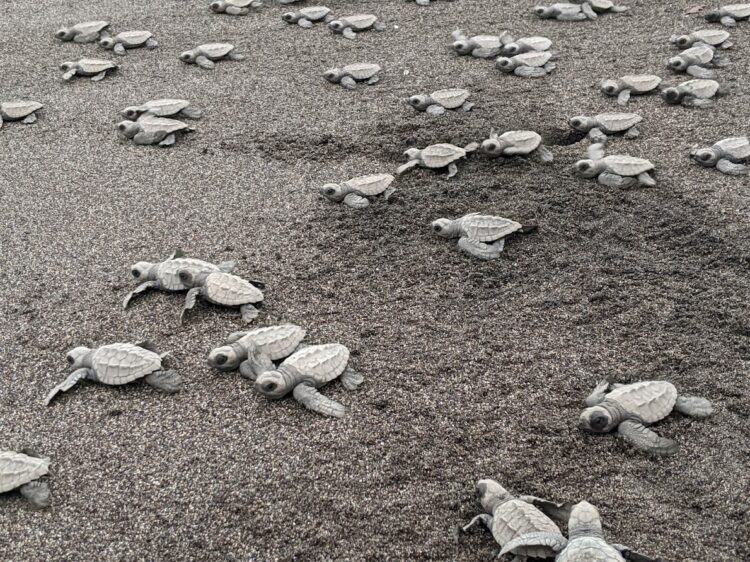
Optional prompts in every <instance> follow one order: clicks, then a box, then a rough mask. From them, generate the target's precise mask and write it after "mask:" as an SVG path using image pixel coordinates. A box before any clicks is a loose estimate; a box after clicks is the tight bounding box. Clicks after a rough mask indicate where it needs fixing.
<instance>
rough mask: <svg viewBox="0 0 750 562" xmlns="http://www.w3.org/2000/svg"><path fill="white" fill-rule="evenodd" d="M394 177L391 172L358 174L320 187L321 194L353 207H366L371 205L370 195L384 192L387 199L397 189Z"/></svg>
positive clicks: (384, 197) (330, 199)
mask: <svg viewBox="0 0 750 562" xmlns="http://www.w3.org/2000/svg"><path fill="white" fill-rule="evenodd" d="M394 179H395V178H394V177H393V176H392V175H390V174H371V175H368V176H357V177H356V178H352V179H350V180H347V181H345V182H343V183H327V184H325V185H323V186H322V187H321V188H320V194H321V195H322V196H323V197H325V198H326V199H328V200H329V201H334V202H336V203H340V202H343V203H344V204H345V205H346V206H348V207H352V208H353V209H364V208H366V207H368V206H369V205H370V201H369V199H368V198H369V197H374V196H375V195H380V194H381V193H382V194H383V199H385V200H386V201H387V200H388V199H389V198H390V196H391V195H393V194H394V193H395V191H396V189H395V188H394V187H392V186H391V183H393V180H394Z"/></svg>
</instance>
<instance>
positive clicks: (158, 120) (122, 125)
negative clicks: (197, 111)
mask: <svg viewBox="0 0 750 562" xmlns="http://www.w3.org/2000/svg"><path fill="white" fill-rule="evenodd" d="M194 130H195V129H193V128H191V127H189V126H188V125H186V124H185V123H183V122H182V121H178V120H177V119H166V118H164V117H156V116H154V115H151V114H147V115H144V116H142V117H141V118H140V119H138V121H127V120H126V121H120V122H119V123H118V124H117V131H118V133H119V134H120V135H122V136H123V137H124V138H126V139H132V140H133V142H134V143H135V144H139V145H150V144H156V145H159V146H172V145H173V144H174V143H175V141H176V135H177V134H179V133H191V132H193V131H194Z"/></svg>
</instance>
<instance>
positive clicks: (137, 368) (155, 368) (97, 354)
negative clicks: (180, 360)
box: [44, 342, 182, 405]
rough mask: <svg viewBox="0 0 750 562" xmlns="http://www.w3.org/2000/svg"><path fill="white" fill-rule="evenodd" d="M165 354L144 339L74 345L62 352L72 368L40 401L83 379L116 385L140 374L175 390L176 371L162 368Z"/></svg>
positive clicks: (179, 384)
mask: <svg viewBox="0 0 750 562" xmlns="http://www.w3.org/2000/svg"><path fill="white" fill-rule="evenodd" d="M167 355H168V354H167V353H162V354H161V355H159V354H157V353H156V352H154V351H152V350H151V349H150V348H149V347H148V345H147V343H145V342H143V343H140V344H132V343H113V344H109V345H103V346H101V347H98V348H96V349H90V348H88V347H76V348H75V349H71V350H70V351H69V352H68V354H67V356H66V359H67V360H68V363H70V366H71V368H72V369H73V372H71V373H70V375H68V378H67V379H65V380H64V381H63V382H62V383H60V384H58V385H57V386H56V387H55V388H53V389H52V390H51V391H50V392H49V393H48V394H47V397H46V398H45V399H44V403H45V404H47V405H49V403H50V402H51V401H52V399H53V398H54V397H55V396H56V395H57V394H58V393H60V392H65V391H67V390H70V389H71V388H73V387H74V386H75V385H76V384H78V382H80V381H82V380H84V379H88V380H91V381H96V382H100V383H103V384H107V385H113V386H119V385H121V384H127V383H129V382H133V381H134V380H137V379H141V378H142V379H144V380H145V381H146V382H147V383H148V384H150V385H151V386H153V387H154V388H156V389H158V390H161V391H162V392H167V393H174V392H178V391H179V390H180V389H181V387H182V380H181V378H180V375H178V374H177V373H176V372H175V371H168V370H164V369H163V368H162V360H163V359H164V358H165V357H166V356H167Z"/></svg>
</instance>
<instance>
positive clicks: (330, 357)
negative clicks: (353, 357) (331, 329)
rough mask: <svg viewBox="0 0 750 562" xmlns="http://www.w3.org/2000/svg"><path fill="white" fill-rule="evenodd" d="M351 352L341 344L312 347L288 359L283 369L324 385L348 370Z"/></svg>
mask: <svg viewBox="0 0 750 562" xmlns="http://www.w3.org/2000/svg"><path fill="white" fill-rule="evenodd" d="M348 361H349V350H348V349H347V347H346V346H344V345H341V344H340V343H328V344H323V345H311V346H309V347H304V348H302V349H301V350H299V351H298V352H296V353H294V354H293V355H291V356H290V357H288V358H287V359H286V360H285V361H284V362H283V363H282V364H281V367H291V368H292V369H293V370H295V371H298V372H299V373H301V374H302V375H303V376H304V377H309V378H311V379H312V380H313V381H314V382H315V384H316V385H323V384H325V383H327V382H329V381H332V380H333V379H335V378H336V377H338V376H339V375H340V374H341V373H343V372H344V370H345V369H346V365H347V363H348Z"/></svg>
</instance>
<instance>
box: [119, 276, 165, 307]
mask: <svg viewBox="0 0 750 562" xmlns="http://www.w3.org/2000/svg"><path fill="white" fill-rule="evenodd" d="M159 287H161V285H160V284H159V282H158V281H146V282H145V283H141V284H140V285H138V286H137V287H136V288H135V289H133V290H132V291H130V292H129V293H128V294H127V295H125V298H124V299H123V301H122V307H123V308H127V307H128V304H129V303H130V300H131V299H132V298H133V297H134V296H135V295H137V294H138V293H143V292H145V291H148V290H149V289H158V288H159Z"/></svg>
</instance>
